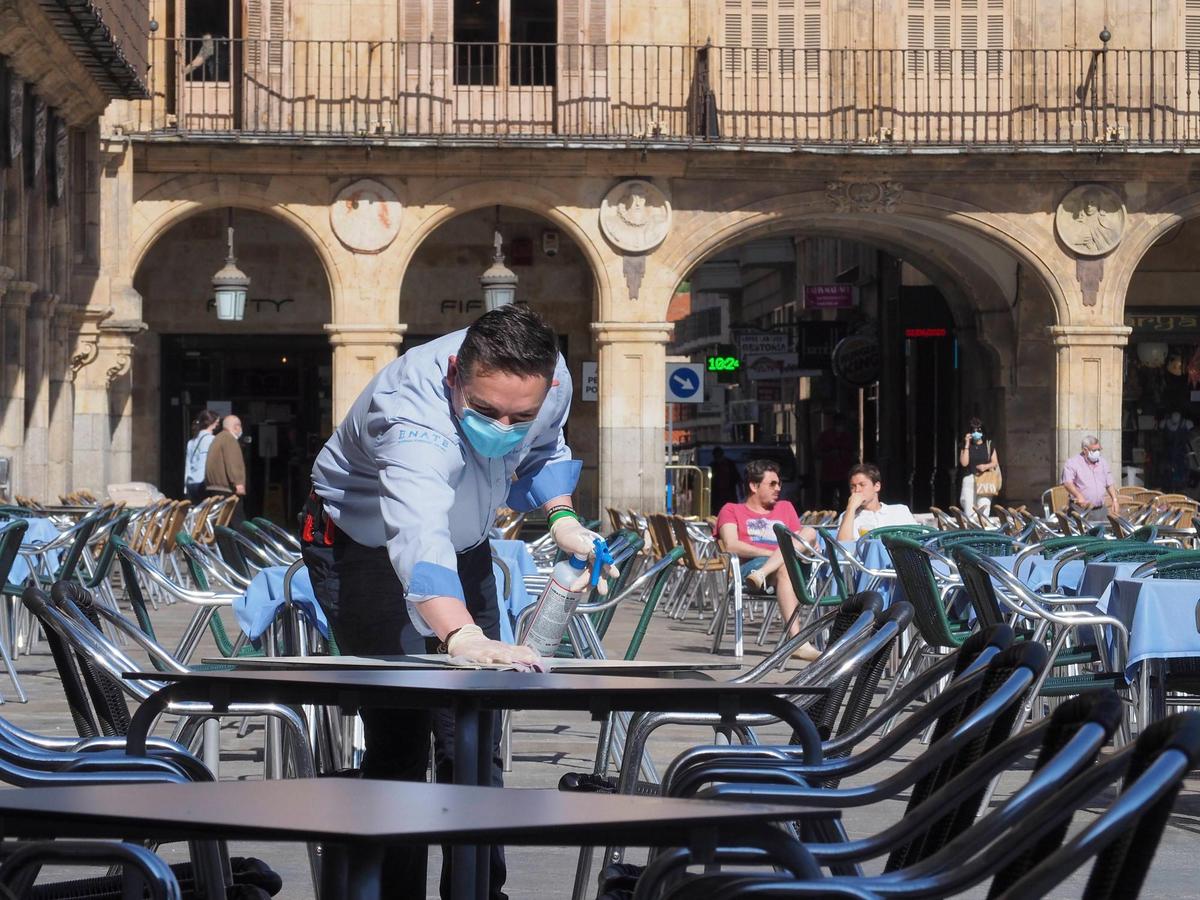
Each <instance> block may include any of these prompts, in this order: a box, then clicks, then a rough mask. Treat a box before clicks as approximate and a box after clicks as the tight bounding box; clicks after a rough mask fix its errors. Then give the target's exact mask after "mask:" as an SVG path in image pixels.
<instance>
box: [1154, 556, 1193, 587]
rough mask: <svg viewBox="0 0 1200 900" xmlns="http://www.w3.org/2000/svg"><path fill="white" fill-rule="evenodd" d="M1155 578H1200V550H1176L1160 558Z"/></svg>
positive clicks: (1155, 570)
mask: <svg viewBox="0 0 1200 900" xmlns="http://www.w3.org/2000/svg"><path fill="white" fill-rule="evenodd" d="M1152 574H1153V576H1154V577H1155V578H1169V579H1187V580H1200V550H1176V551H1174V552H1172V553H1167V554H1164V555H1163V556H1160V557H1159V558H1158V562H1157V565H1156V566H1155V569H1154V572H1153V573H1152Z"/></svg>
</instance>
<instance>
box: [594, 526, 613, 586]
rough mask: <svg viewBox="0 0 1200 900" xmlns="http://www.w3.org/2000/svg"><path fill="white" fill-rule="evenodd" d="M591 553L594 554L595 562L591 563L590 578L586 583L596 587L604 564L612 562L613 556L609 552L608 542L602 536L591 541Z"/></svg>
mask: <svg viewBox="0 0 1200 900" xmlns="http://www.w3.org/2000/svg"><path fill="white" fill-rule="evenodd" d="M592 553H593V554H595V557H596V562H595V563H594V564H593V565H592V578H591V581H589V582H588V584H589V586H590V587H596V585H598V584H599V583H600V574H601V572H602V571H603V570H604V568H605V567H606V566H611V565H612V564H613V556H612V553H611V552H609V549H608V543H607V542H606V541H605V540H604V538H596V540H594V541H592Z"/></svg>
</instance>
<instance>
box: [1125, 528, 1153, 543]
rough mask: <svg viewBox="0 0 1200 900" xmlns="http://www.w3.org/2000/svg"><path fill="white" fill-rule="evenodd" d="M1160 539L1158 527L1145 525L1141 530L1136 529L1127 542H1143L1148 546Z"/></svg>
mask: <svg viewBox="0 0 1200 900" xmlns="http://www.w3.org/2000/svg"><path fill="white" fill-rule="evenodd" d="M1157 537H1158V526H1157V525H1143V526H1142V527H1141V528H1135V529H1134V530H1133V531H1132V532H1131V533H1130V535H1129V537H1127V538H1126V539H1125V540H1127V541H1142V542H1143V543H1146V544H1153V543H1154V539H1155V538H1157Z"/></svg>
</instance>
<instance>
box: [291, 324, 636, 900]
mask: <svg viewBox="0 0 1200 900" xmlns="http://www.w3.org/2000/svg"><path fill="white" fill-rule="evenodd" d="M570 401H571V377H570V375H569V374H568V372H567V367H566V363H565V361H564V360H563V358H562V356H561V354H560V353H559V352H558V338H557V336H556V335H555V333H554V331H553V329H551V328H550V326H549V325H547V324H546V323H545V321H543V320H542V318H541V317H540V316H538V314H537V313H535V312H534V311H533V310H531V309H530V308H528V307H527V306H515V305H509V306H502V307H500V308H499V309H495V310H492V311H490V312H487V313H485V314H484V315H482V316H480V317H479V319H477V320H476V321H475V322H474V323H473V324H472V325H471V326H470V327H469V328H467V329H465V330H462V331H455V332H453V333H451V334H448V335H445V336H444V337H441V338H438V339H436V340H434V341H431V342H429V343H427V344H424V345H422V346H420V347H416V348H414V349H412V350H409V351H408V352H406V353H405V354H404V355H403V356H401V357H400V358H399V359H397V360H395V361H394V362H392V363H389V364H388V365H387V366H386V367H384V368H383V369H382V370H381V371H380V372H379V373H377V374H376V376H375V377H374V378H373V379H372V380H371V382H370V383H369V384H368V385H367V386H366V388H365V389H364V390H363V392H362V393H361V394H360V395H359V397H358V399H357V400H355V402H354V404H353V405H352V406H351V408H350V411H349V413H348V414H347V415H346V418H345V420H344V421H343V422H342V423H341V425H339V426H338V428H337V429H336V431H334V433H333V435H332V437H330V439H329V441H328V442H327V443H326V444H325V446H324V448H322V450H321V452H320V453H319V454H318V455H317V459H316V462H315V463H314V464H313V469H312V482H313V491H312V494H311V495H310V497H309V500H308V503H307V504H306V506H305V514H304V516H303V520H302V527H301V542H302V545H303V555H304V561H305V563H306V565H307V566H308V570H309V574H310V576H311V579H312V585H313V590H314V593H315V594H316V597H317V600H318V602H320V604H321V606H322V608H323V609H324V610H325V613H326V614H327V616H328V617H329V621H330V624H331V626H332V630H333V634H334V635H335V637H336V638H337V642H338V644H339V646H340V647H341V649H342V651H343V652H345V653H352V654H359V655H381V654H401V653H425V652H441V653H448V654H449V655H450V656H452V657H457V658H459V659H461V660H464V661H466V662H470V663H482V664H491V663H499V664H503V665H510V666H514V667H517V668H524V669H529V668H531V667H536V666H537V665H538V656H537V654H536V653H534V651H533V650H531V649H530V648H528V647H524V646H515V645H512V644H506V643H503V642H501V641H500V639H499V638H500V609H499V606H498V603H497V592H496V582H495V578H494V576H493V574H492V554H491V545H490V544H489V541H488V532H489V530H490V528H491V526H492V522H493V521H494V519H495V515H496V509H497V507H499V506H500V505H502V504H503V505H505V506H508V507H510V508H512V509H515V510H518V511H525V510H530V509H534V508H537V507H541V508H542V509H543V510H545V512H546V516H547V520H548V522H549V524H550V535H551V537H552V539H553V540H554V542H555V543H556V544H557V546H558V547H559V548H560V549H561V550H563V551H564V552H565V553H571V554H575V555H577V556H580V557H588V558H589V560H590V561H591V566H589V569H590V568H592V567H594V566H595V565H596V562H595V555H594V553H593V546H594V542H595V541H597V540H599V539H600V538H599V536H598V535H596V534H594V533H593V532H591V531H589V530H587V529H586V528H585V527H584V526H583V524H582V523H581V522H580V520H579V516H578V515H577V514H576V513H575V511H574V509H573V506H572V502H571V494H572V492H573V491H574V489H575V483H576V481H577V480H578V478H579V470H580V467H581V463H580V462H579V461H578V460H575V459H572V456H571V451H570V449H569V448H568V447H567V444H566V442H565V440H564V437H563V427H564V425H565V424H566V421H567V416H568V414H569V412H570V405H571V404H570ZM615 574H616V570H615V569H613V568H611V567H608V568H607V570H606V571H605V572H603V573H601V575H602V578H601V584H602V585H603V584H604V578H606V577H611V576H613V575H615ZM589 576H590V572H589V570H587V569H585V571H584V572H583V574H582V576H581V580H580V586H583V585H586V583H587V581H588V579H589ZM601 589H602V590H603V589H604V588H603V586H602V588H601ZM362 719H363V724H364V727H365V733H366V754H365V756H364V758H363V765H362V771H363V775H364V776H365V777H367V778H386V779H393V780H398V781H424V780H425V774H426V769H427V768H428V764H429V735H430V731H431V729H432V731H433V734H434V740H435V744H436V750H435V758H434V773H435V775H436V777H437V780H438V781H439V782H448V781H451V780H452V779H453V770H454V757H453V753H454V723H453V717H452V716H451V714H450V713H449V711H446V710H434V711H433V712H432V713H431V712H429V711H427V710H394V709H387V710H385V709H364V710H362ZM494 733H495V735H496V739H497V741H498V740H499V736H500V727H499V716H498V715H497V717H496V726H495V729H494ZM496 749H497V753H496V755H495V756H494V759H493V767H492V773H491V776H492V783H493V784H495V785H500V784H502V778H501V768H500V757H499V754H498V747H497V748H496ZM452 860H453V854H451V853H450V852H444V853H443V864H442V876H441V891H442V896H443V897H445V896H447V895H448V891H449V880H450V878H449V873H450V866H451V863H452ZM426 863H427V859H426V851H425V848H422V847H396V848H393V849H389V850H388V851H387V853H386V855H385V858H384V864H383V884H384V885H385V886H386V891H387V894H386V895H387V896H388V897H397V898H408V897H424V896H425V869H426ZM490 868H491V878H490V884H491V896H492V897H493V898H498V897H504V896H505V895H504V894H503V893H502V892H501V888H502V886H503V885H504V881H505V877H506V871H505V864H504V854H503V851H502V849H501V848H500V847H493V848H492V856H491V867H490Z"/></svg>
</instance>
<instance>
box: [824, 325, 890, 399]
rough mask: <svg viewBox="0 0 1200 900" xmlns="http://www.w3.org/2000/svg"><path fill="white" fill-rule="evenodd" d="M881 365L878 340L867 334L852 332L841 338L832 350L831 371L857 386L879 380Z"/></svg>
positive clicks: (863, 385) (864, 385)
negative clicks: (848, 335)
mask: <svg viewBox="0 0 1200 900" xmlns="http://www.w3.org/2000/svg"><path fill="white" fill-rule="evenodd" d="M880 367H881V363H880V359H879V341H878V340H876V339H875V337H874V336H872V335H869V334H852V335H850V337H848V338H844V339H843V340H841V341H840V342H839V343H838V345H837V347H835V348H834V351H833V372H834V374H835V375H837V377H838V378H840V379H842V380H843V381H845V382H848V383H849V384H852V385H855V386H857V387H866V386H867V385H870V384H874V383H875V382H876V381H878V380H879V370H880Z"/></svg>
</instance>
